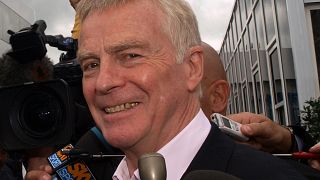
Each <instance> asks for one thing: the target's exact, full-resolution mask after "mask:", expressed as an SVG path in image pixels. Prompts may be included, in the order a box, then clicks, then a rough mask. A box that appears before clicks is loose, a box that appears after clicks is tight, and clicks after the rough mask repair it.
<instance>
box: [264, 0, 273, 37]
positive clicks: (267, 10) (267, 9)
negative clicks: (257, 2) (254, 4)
mask: <svg viewBox="0 0 320 180" xmlns="http://www.w3.org/2000/svg"><path fill="white" fill-rule="evenodd" d="M272 1H273V0H262V2H263V7H264V8H263V10H264V18H265V22H266V31H267V43H269V42H270V41H271V39H272V38H273V36H274V35H275V29H274V18H273V10H272Z"/></svg>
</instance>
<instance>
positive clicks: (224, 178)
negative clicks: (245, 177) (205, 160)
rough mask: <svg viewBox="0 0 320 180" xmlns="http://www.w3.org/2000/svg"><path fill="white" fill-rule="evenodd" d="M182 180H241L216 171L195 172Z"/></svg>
mask: <svg viewBox="0 0 320 180" xmlns="http://www.w3.org/2000/svg"><path fill="white" fill-rule="evenodd" d="M183 180H241V179H240V178H238V177H235V176H233V175H231V174H227V173H224V172H221V171H216V170H195V171H192V172H190V173H189V174H187V175H186V177H185V178H183Z"/></svg>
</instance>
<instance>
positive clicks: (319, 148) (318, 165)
mask: <svg viewBox="0 0 320 180" xmlns="http://www.w3.org/2000/svg"><path fill="white" fill-rule="evenodd" d="M309 151H310V152H312V153H320V142H319V143H318V144H316V145H314V146H312V147H311V148H310V149H309ZM309 165H310V166H311V167H313V168H315V169H317V170H319V171H320V159H312V160H309Z"/></svg>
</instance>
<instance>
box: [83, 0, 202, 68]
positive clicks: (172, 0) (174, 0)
mask: <svg viewBox="0 0 320 180" xmlns="http://www.w3.org/2000/svg"><path fill="white" fill-rule="evenodd" d="M130 1H133V0H82V1H80V2H79V4H78V5H77V12H78V14H79V17H80V21H81V22H83V21H84V20H85V19H86V17H87V16H88V15H90V13H92V12H94V11H102V10H104V9H106V8H111V7H116V6H121V5H123V4H126V3H129V2H130ZM152 1H153V2H154V3H157V4H159V7H160V8H161V10H162V11H163V13H164V14H165V16H166V17H165V19H164V22H163V23H164V24H163V27H164V32H165V33H167V34H168V36H169V39H170V40H171V43H172V44H173V46H174V47H175V48H176V52H177V56H176V60H177V63H182V62H183V59H184V56H185V53H186V50H187V49H189V48H190V47H192V46H195V45H201V38H200V33H199V29H198V22H197V19H196V16H195V15H194V13H193V11H192V9H191V7H190V5H189V4H188V2H186V1H185V0H152Z"/></svg>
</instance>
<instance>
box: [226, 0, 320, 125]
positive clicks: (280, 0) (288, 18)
mask: <svg viewBox="0 0 320 180" xmlns="http://www.w3.org/2000/svg"><path fill="white" fill-rule="evenodd" d="M319 28H320V0H236V2H235V5H234V8H233V11H232V15H231V18H230V23H229V26H228V29H227V32H226V34H225V37H224V41H223V43H222V46H221V49H220V57H221V58H222V59H223V64H224V67H225V70H226V71H227V75H228V78H229V81H230V85H231V90H232V92H231V98H230V101H229V113H236V112H242V111H249V112H255V113H263V114H265V115H267V116H268V117H270V118H271V119H274V120H275V121H277V122H280V123H281V124H285V125H288V124H296V123H299V121H300V119H299V114H300V111H301V110H302V109H303V105H305V101H307V100H310V98H317V97H319V95H320V94H319V75H318V74H319V70H320V69H319V68H320V49H319V48H320V46H319V45H320V44H319V43H320V29H319Z"/></svg>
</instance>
